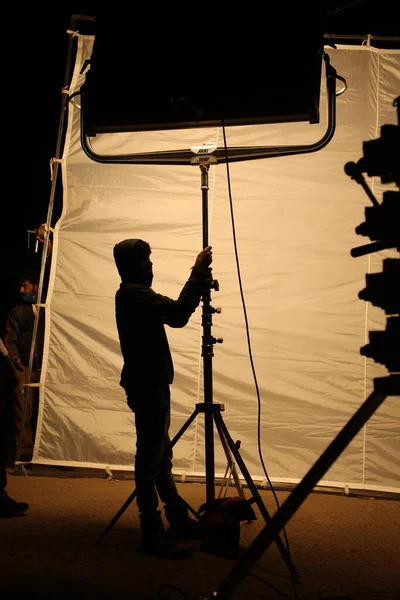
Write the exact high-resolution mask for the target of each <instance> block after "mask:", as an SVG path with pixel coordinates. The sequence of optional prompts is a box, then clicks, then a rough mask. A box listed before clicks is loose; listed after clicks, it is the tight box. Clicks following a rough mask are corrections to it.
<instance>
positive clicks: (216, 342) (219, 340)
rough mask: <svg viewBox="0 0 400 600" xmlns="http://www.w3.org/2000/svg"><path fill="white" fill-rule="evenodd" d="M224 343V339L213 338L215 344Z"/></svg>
mask: <svg viewBox="0 0 400 600" xmlns="http://www.w3.org/2000/svg"><path fill="white" fill-rule="evenodd" d="M223 343H224V339H223V338H213V344H223Z"/></svg>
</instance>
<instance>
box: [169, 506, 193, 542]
mask: <svg viewBox="0 0 400 600" xmlns="http://www.w3.org/2000/svg"><path fill="white" fill-rule="evenodd" d="M164 508H165V516H166V519H167V521H168V523H169V528H168V531H167V533H168V536H169V537H171V538H172V539H174V540H175V541H177V542H179V541H187V540H200V539H201V525H200V523H199V522H198V521H196V520H195V519H192V518H191V517H190V516H189V513H188V511H187V509H186V506H185V505H183V504H182V505H178V506H170V505H165V507H164Z"/></svg>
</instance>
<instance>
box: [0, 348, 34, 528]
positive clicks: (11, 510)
mask: <svg viewBox="0 0 400 600" xmlns="http://www.w3.org/2000/svg"><path fill="white" fill-rule="evenodd" d="M13 377H14V368H13V366H12V365H11V362H10V360H9V357H8V353H7V350H6V348H5V346H4V344H3V342H2V340H1V339H0V518H5V517H17V516H21V515H23V514H25V512H26V511H27V510H28V508H29V505H28V504H27V503H26V502H16V500H14V499H13V498H10V496H9V495H8V494H7V491H6V488H7V453H8V438H9V433H10V432H9V427H10V422H12V421H11V419H10V410H9V408H10V407H9V406H7V399H8V398H9V394H8V393H7V389H8V388H9V386H10V384H11V382H12V379H13Z"/></svg>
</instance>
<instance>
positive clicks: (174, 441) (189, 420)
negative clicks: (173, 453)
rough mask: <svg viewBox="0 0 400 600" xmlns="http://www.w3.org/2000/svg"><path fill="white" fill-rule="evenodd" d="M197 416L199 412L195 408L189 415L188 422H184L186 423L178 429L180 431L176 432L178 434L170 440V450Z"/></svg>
mask: <svg viewBox="0 0 400 600" xmlns="http://www.w3.org/2000/svg"><path fill="white" fill-rule="evenodd" d="M198 414H199V410H198V409H197V408H196V409H195V410H194V411H193V412H192V414H191V415H190V417H189V418H188V420H187V421H186V423H184V424H183V425H182V427H181V428H180V430H179V431H178V433H177V434H176V435H175V436H174V437H173V438H172V440H171V448H173V446H175V444H176V442H177V441H178V440H179V439H180V438H181V437H182V435H183V434H184V433H185V431H186V429H188V427H189V425H191V424H192V423H193V421H194V420H195V418H196V417H197V415H198Z"/></svg>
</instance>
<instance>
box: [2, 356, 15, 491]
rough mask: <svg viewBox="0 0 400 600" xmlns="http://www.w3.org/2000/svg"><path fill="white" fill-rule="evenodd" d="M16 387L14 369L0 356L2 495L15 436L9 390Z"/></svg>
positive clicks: (5, 485)
mask: <svg viewBox="0 0 400 600" xmlns="http://www.w3.org/2000/svg"><path fill="white" fill-rule="evenodd" d="M12 385H14V369H13V368H12V367H11V366H10V365H9V363H8V360H7V359H6V358H5V357H4V356H3V355H2V354H0V493H1V492H2V491H3V490H5V488H6V487H7V466H8V462H9V445H10V439H11V438H12V434H13V424H14V419H13V414H12V404H11V402H10V395H9V390H10V387H11V386H12Z"/></svg>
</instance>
